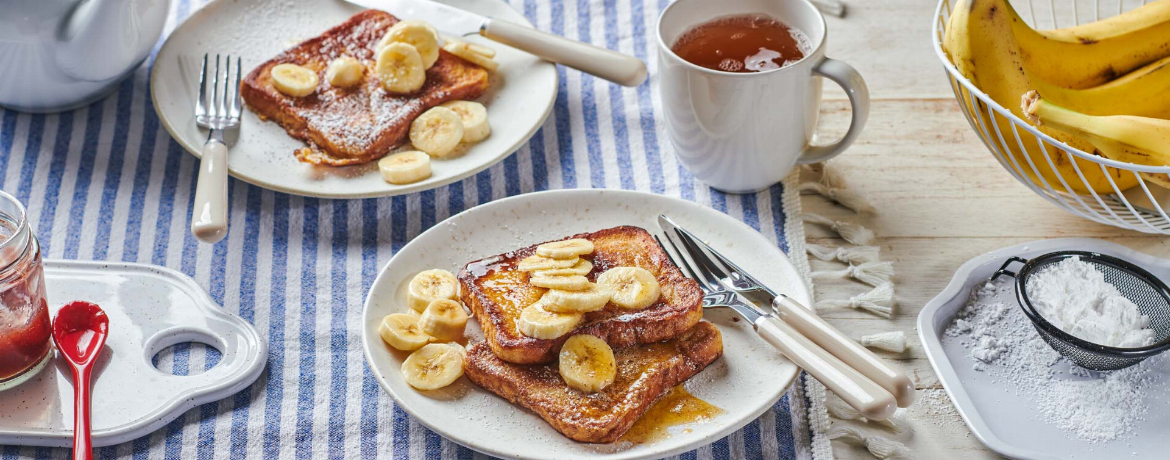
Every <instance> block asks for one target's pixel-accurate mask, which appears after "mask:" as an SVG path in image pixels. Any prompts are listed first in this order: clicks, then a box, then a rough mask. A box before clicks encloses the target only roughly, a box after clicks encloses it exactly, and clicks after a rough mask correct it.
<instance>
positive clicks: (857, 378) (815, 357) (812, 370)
mask: <svg viewBox="0 0 1170 460" xmlns="http://www.w3.org/2000/svg"><path fill="white" fill-rule="evenodd" d="M755 327H756V332H758V333H759V334H760V337H763V338H764V340H765V341H767V342H768V343H770V344H772V346H774V347H776V349H777V350H780V353H783V354H784V356H786V357H788V359H789V360H791V361H792V362H793V363H796V365H797V366H800V367H801V368H802V369H804V370H805V372H808V373H809V374H812V376H813V377H815V378H816V379H817V380H819V381H820V382H821V383H823V384H824V385H825V387H827V388H828V389H829V390H832V391H833V393H836V394H837V396H840V397H841V399H842V400H844V401H845V402H846V403H848V404H849V405H850V406H853V408H854V409H857V411H858V412H861V414H862V415H864V416H865V417H866V418H868V419H871V420H885V419H887V418H890V416H891V415H894V411H895V410H896V409H897V408H898V407H897V405H896V402H895V401H894V396H893V395H891V394H890V392H888V391H886V390H885V389H884V388H882V387H880V386H878V384H876V383H874V382H873V381H872V380H870V379H868V378H866V377H865V376H864V375H861V373H859V372H857V371H856V370H854V369H853V368H852V367H849V366H846V365H845V363H843V362H841V360H839V359H837V358H836V357H834V356H833V355H831V354H829V352H827V351H825V350H824V349H822V348H821V347H818V346H816V344H814V343H812V341H810V340H809V339H807V338H805V337H804V336H802V335H800V333H799V332H796V330H795V329H793V328H792V326H789V325H788V324H785V323H784V321H781V320H780V319H779V318H777V317H775V316H772V315H767V316H762V317H760V319H759V320H757V321H756V324H755Z"/></svg>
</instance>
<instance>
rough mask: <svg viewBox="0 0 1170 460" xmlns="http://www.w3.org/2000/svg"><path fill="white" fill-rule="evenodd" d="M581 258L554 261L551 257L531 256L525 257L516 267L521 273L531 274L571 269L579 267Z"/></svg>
mask: <svg viewBox="0 0 1170 460" xmlns="http://www.w3.org/2000/svg"><path fill="white" fill-rule="evenodd" d="M578 261H580V258H577V257H574V258H572V259H553V258H551V257H543V256H538V255H535V254H533V255H531V256H528V257H525V258H524V259H523V260H521V261H520V263H519V264H517V265H516V268H518V269H520V271H524V272H531V271H537V270H553V269H557V268H570V267H573V266H575V265H577V262H578Z"/></svg>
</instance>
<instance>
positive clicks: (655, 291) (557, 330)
mask: <svg viewBox="0 0 1170 460" xmlns="http://www.w3.org/2000/svg"><path fill="white" fill-rule="evenodd" d="M591 253H593V242H591V241H589V240H586V239H582V238H572V239H567V240H562V241H553V242H550V243H544V244H542V245H540V246H537V247H536V251H535V254H532V255H531V256H528V257H526V258H524V259H523V260H521V261H520V262H518V263H517V264H516V268H517V269H519V270H520V271H525V272H528V273H529V276H528V284H531V285H533V286H536V287H541V288H546V289H548V290H547V291H545V293H544V295H543V296H541V298H540V300H538V301H536V302H535V303H533V304H532V305H529V306H528V307H526V308H525V309H524V310H523V311H522V312H521V313H520V318H518V319H517V320H516V327H517V328H518V329H519V330H520V333H522V334H524V335H527V336H529V337H535V338H538V339H555V338H558V337H561V336H563V335H565V334H568V333H569V332H571V331H572V330H573V329H574V328H576V327H577V325H578V324H580V323H581V321H582V320H583V319H584V317H585V313H588V312H591V311H598V310H601V309H604V308H605V306H606V305H608V304H609V303H613V304H614V305H616V306H617V307H619V308H624V309H629V310H640V309H643V308H646V307H649V306H650V305H653V304H654V302H657V301H658V297H659V295H661V288H660V286H659V284H658V279H657V278H656V277H655V276H654V274H653V273H650V271H648V270H646V269H644V268H640V267H614V268H611V269H609V270H606V271H605V272H603V273H601V274H599V275H597V282H591V281H589V278H587V277H586V275H588V274H589V273H590V272H592V271H593V263H592V262H590V261H589V260H587V259H583V258H581V256H584V255H588V254H591Z"/></svg>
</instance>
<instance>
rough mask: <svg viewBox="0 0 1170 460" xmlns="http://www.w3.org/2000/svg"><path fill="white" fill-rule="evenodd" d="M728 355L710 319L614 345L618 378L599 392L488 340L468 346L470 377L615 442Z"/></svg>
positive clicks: (579, 437)
mask: <svg viewBox="0 0 1170 460" xmlns="http://www.w3.org/2000/svg"><path fill="white" fill-rule="evenodd" d="M722 354H723V336H722V335H721V334H720V332H719V328H717V327H715V325H714V324H711V323H709V322H706V321H700V322H699V323H698V324H696V325H695V326H694V327H692V328H690V329H688V330H686V331H683V332H682V333H681V334H679V335H677V336H675V337H674V338H672V339H670V340H668V341H665V342H658V343H652V344H645V345H635V346H630V347H625V348H617V349H614V357H615V358H616V359H617V377H616V378H615V379H614V382H613V383H612V384H610V385H609V386H608V387H606V388H605V389H603V390H601V391H599V392H597V393H585V392H582V391H580V390H576V389H573V388H570V387H569V386H568V385H567V384H565V381H564V379H562V378H561V375H560V372H559V371H558V369H557V365H556V364H544V365H535V366H533V365H521V364H513V363H509V362H507V361H504V360H502V359H500V358H499V357H497V356H496V355H495V354H494V353H493V352H492V349H491V347H490V346H489V345H488V343H487V342H478V343H475V344H473V345H471V346H470V347H469V348H468V350H467V360H466V364H465V368H464V372H465V375H467V377H468V378H469V379H471V381H472V382H474V383H475V384H476V385H479V386H480V387H483V388H484V389H486V390H488V391H491V392H492V393H495V394H497V395H499V396H501V397H503V398H504V399H507V400H508V401H509V402H511V403H513V404H519V405H521V406H524V407H526V408H528V409H529V410H532V411H533V412H536V414H537V415H539V416H540V417H541V418H543V419H544V420H545V421H546V422H548V423H549V425H552V427H553V428H555V429H556V430H557V431H559V432H561V433H562V434H564V435H565V436H567V437H569V438H570V439H573V440H575V441H580V442H591V443H606V442H614V441H616V440H617V439H618V438H620V437H621V436H622V435H623V434H625V433H626V431H628V430H629V429H630V427H632V426H633V425H634V422H636V421H637V420H638V418H640V417H641V416H642V414H645V413H646V410H648V409H649V408H650V406H651V405H653V404H654V401H656V400H658V398H659V397H661V396H662V395H663V394H665V393H666V392H668V391H670V389H671V388H673V387H674V386H675V385H678V384H680V383H682V382H683V381H685V380H687V379H689V378H691V377H692V376H694V375H695V374H698V373H699V371H701V370H703V368H705V367H707V365H708V364H711V363H712V362H714V361H715V360H716V359H717V358H719V356H720V355H722Z"/></svg>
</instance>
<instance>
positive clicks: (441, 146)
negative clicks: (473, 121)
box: [410, 107, 463, 157]
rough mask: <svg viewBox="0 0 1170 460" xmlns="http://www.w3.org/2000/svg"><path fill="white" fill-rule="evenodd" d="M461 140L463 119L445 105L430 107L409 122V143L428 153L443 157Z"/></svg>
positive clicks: (453, 149)
mask: <svg viewBox="0 0 1170 460" xmlns="http://www.w3.org/2000/svg"><path fill="white" fill-rule="evenodd" d="M462 140H463V121H462V120H460V119H459V115H458V114H456V113H455V112H454V111H452V110H451V109H448V108H446V107H432V108H431V109H430V110H427V111H426V112H423V114H422V115H419V116H418V118H415V119H414V122H412V123H411V124H410V143H411V144H414V148H416V149H419V150H422V151H424V152H427V154H428V155H431V156H435V157H444V156H446V155H449V154H450V153H451V152H453V151H455V147H458V146H459V142H460V141H462Z"/></svg>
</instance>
